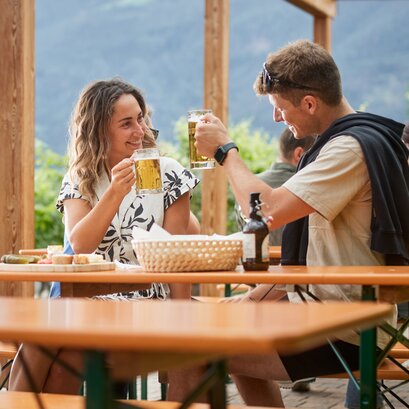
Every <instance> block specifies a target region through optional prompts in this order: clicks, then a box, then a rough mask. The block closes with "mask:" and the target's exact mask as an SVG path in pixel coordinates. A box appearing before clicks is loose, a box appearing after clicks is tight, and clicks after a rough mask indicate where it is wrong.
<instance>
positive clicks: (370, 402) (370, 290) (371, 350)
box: [359, 285, 376, 409]
mask: <svg viewBox="0 0 409 409" xmlns="http://www.w3.org/2000/svg"><path fill="white" fill-rule="evenodd" d="M362 300H363V301H376V296H375V288H374V287H373V286H367V285H365V286H362ZM359 365H360V373H361V379H360V383H361V409H376V328H371V329H367V330H365V331H361V348H360V362H359Z"/></svg>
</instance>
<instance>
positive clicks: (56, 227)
mask: <svg viewBox="0 0 409 409" xmlns="http://www.w3.org/2000/svg"><path fill="white" fill-rule="evenodd" d="M66 164H67V158H66V157H65V156H62V155H59V154H58V153H55V152H54V151H52V150H51V149H50V148H49V147H48V146H47V145H46V144H45V143H44V142H42V141H40V140H38V139H36V141H35V176H34V186H35V194H34V201H35V206H34V208H35V246H36V248H44V247H47V245H49V244H60V243H62V242H63V237H64V226H63V223H62V220H61V214H60V213H59V212H58V211H57V209H56V208H55V202H56V198H57V195H58V192H59V190H60V187H61V181H62V178H63V176H64V173H65V168H66Z"/></svg>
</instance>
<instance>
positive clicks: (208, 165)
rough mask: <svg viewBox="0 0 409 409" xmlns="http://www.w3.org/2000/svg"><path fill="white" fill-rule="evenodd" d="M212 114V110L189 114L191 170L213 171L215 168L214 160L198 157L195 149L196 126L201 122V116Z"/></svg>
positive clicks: (197, 110) (194, 111) (196, 111)
mask: <svg viewBox="0 0 409 409" xmlns="http://www.w3.org/2000/svg"><path fill="white" fill-rule="evenodd" d="M211 113H212V110H211V109H195V110H193V111H189V112H188V113H187V123H188V131H189V159H190V169H213V168H214V167H215V160H214V159H211V158H207V157H206V156H201V155H198V154H197V152H196V148H195V132H196V124H197V123H198V122H199V121H200V117H201V116H203V115H206V114H211Z"/></svg>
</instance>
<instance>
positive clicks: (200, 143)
mask: <svg viewBox="0 0 409 409" xmlns="http://www.w3.org/2000/svg"><path fill="white" fill-rule="evenodd" d="M195 139H196V142H195V147H196V149H197V152H198V153H199V155H203V156H207V157H208V158H213V157H214V154H215V152H216V150H217V148H218V147H219V146H222V145H225V144H226V143H229V142H231V140H230V138H229V135H228V133H227V130H226V127H225V126H224V125H223V123H222V121H220V119H219V118H217V117H216V116H214V115H212V114H206V115H204V116H203V117H202V119H201V121H200V122H198V123H197V124H196V133H195Z"/></svg>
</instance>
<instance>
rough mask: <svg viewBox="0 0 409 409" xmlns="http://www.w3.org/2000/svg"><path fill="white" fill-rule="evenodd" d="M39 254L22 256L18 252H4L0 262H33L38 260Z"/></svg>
mask: <svg viewBox="0 0 409 409" xmlns="http://www.w3.org/2000/svg"><path fill="white" fill-rule="evenodd" d="M40 259H41V257H39V256H22V255H20V254H5V255H4V256H2V257H1V262H2V263H6V264H34V263H38V262H39V261H40Z"/></svg>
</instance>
